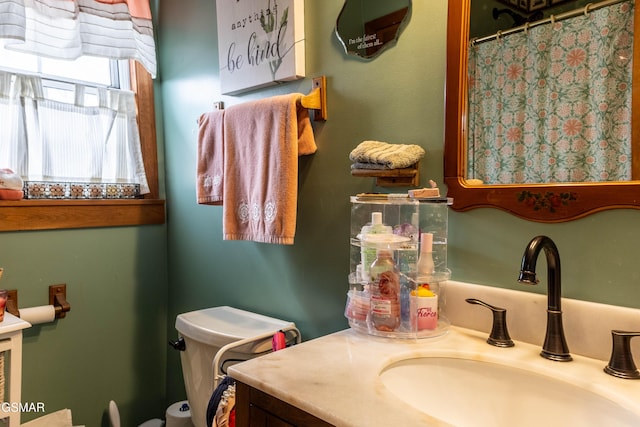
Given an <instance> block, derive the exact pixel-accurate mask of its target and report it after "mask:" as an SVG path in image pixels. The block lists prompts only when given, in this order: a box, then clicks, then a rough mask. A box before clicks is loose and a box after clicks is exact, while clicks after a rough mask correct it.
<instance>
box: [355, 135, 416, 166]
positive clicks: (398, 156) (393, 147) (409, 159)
mask: <svg viewBox="0 0 640 427" xmlns="http://www.w3.org/2000/svg"><path fill="white" fill-rule="evenodd" d="M424 154H425V151H424V148H422V147H420V146H419V145H415V144H389V143H388V142H381V141H363V142H361V143H360V144H358V146H357V147H356V148H354V149H353V150H352V151H351V153H350V154H349V159H350V160H351V161H352V162H355V163H354V165H353V166H352V169H402V168H407V167H409V166H411V165H413V164H415V163H416V162H418V161H419V160H420V159H421V158H422V157H424ZM356 165H357V166H356Z"/></svg>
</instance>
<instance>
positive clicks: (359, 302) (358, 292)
mask: <svg viewBox="0 0 640 427" xmlns="http://www.w3.org/2000/svg"><path fill="white" fill-rule="evenodd" d="M451 202H452V200H451V199H450V198H446V197H438V198H426V199H413V198H409V197H408V196H407V195H406V194H397V195H395V194H380V195H368V194H367V195H358V196H352V197H351V236H350V270H349V271H350V273H349V290H348V292H347V303H346V307H345V316H346V317H347V319H348V321H349V326H350V327H351V328H353V329H355V330H357V331H359V332H363V333H366V334H370V335H376V336H383V337H388V338H399V339H412V338H429V337H435V336H439V335H442V334H444V333H446V332H447V331H448V329H449V326H450V322H449V320H448V319H447V317H446V313H445V310H444V306H445V290H446V282H447V280H449V278H450V277H451V272H450V270H449V269H448V268H447V227H448V206H449V205H450V204H451ZM374 212H380V213H381V214H382V225H381V226H377V228H376V227H372V218H373V217H374V216H376V215H379V214H376V215H374ZM373 219H375V218H373ZM374 222H375V221H374ZM374 228H375V230H377V232H378V234H373V235H372V234H370V233H371V232H372V229H374ZM422 233H431V234H432V235H433V243H432V247H433V252H432V257H433V271H431V272H430V273H429V274H419V273H418V270H417V264H418V259H419V256H420V241H421V239H420V236H421V234H422ZM380 249H384V250H388V251H390V252H391V253H392V254H393V260H394V263H395V266H396V268H397V274H398V277H399V293H398V295H397V300H396V299H395V296H394V297H393V298H392V299H393V302H392V303H391V304H392V305H391V306H392V307H398V305H399V320H398V321H397V322H391V323H392V324H394V326H393V327H391V328H389V327H384V328H381V327H380V326H379V324H378V323H376V322H375V319H376V318H379V316H386V315H389V313H390V312H391V313H394V314H393V316H394V319H397V312H398V310H397V309H396V308H394V309H393V310H389V308H388V307H389V302H388V301H382V303H383V304H381V301H380V300H379V299H378V296H377V293H378V292H376V291H377V289H376V286H378V282H376V281H375V279H374V278H372V277H371V276H370V272H368V271H367V270H368V268H367V267H366V266H363V262H364V263H367V264H368V263H369V261H370V260H371V259H372V257H373V258H375V255H374V254H375V251H378V250H380ZM425 284H426V287H425V286H424V285H425ZM421 288H422V289H423V290H420V289H421ZM424 289H428V291H429V292H424ZM423 294H428V295H429V296H430V297H431V298H429V299H430V300H431V301H428V299H425V298H424V296H423ZM394 295H395V293H394ZM433 295H435V297H434V296H433ZM425 296H426V295H425ZM434 299H435V301H436V302H437V308H435V306H434V305H433V303H434V302H433V300H434ZM396 302H397V305H396ZM384 303H386V304H387V305H385V304H384ZM429 304H431V305H429ZM386 323H387V324H388V323H389V322H386Z"/></svg>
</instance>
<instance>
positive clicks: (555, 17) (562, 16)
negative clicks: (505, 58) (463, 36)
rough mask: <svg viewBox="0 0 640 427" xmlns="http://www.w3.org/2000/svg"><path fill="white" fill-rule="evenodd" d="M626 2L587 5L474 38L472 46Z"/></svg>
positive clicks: (603, 2) (606, 1)
mask: <svg viewBox="0 0 640 427" xmlns="http://www.w3.org/2000/svg"><path fill="white" fill-rule="evenodd" d="M624 1H628V0H604V1H601V2H599V3H589V4H587V5H586V6H585V7H581V8H579V9H574V10H571V11H569V12H563V13H559V14H557V15H551V16H550V17H549V18H545V19H541V20H539V21H535V22H527V23H526V24H524V25H520V26H518V27H514V28H509V29H508V30H504V31H498V32H497V33H495V34H492V35H490V36H484V37H479V38H474V39H471V41H470V42H471V44H472V45H474V44H478V43H482V42H486V41H489V40H492V39H498V38H500V37H502V36H506V35H508V34H513V33H517V32H519V31H525V30H528V29H529V28H531V27H536V26H538V25H542V24H546V23H549V22H555V21H561V20H563V19H567V18H573V17H574V16H578V15H582V14H584V15H585V16H586V15H587V14H588V13H589V12H591V11H593V10H596V9H600V8H603V7H607V6H611V5H614V4H617V3H622V2H624Z"/></svg>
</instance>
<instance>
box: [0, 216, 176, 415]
mask: <svg viewBox="0 0 640 427" xmlns="http://www.w3.org/2000/svg"><path fill="white" fill-rule="evenodd" d="M165 239H166V232H165V227H164V226H144V227H119V228H109V229H88V230H71V231H42V232H16V233H2V236H1V240H2V244H1V245H0V266H2V267H4V269H5V272H4V276H3V278H2V281H1V284H2V287H4V288H8V289H17V290H18V302H19V306H20V308H26V307H33V306H39V305H46V304H48V298H49V296H48V292H49V290H48V287H49V285H53V284H58V283H66V284H67V299H68V301H69V303H70V304H71V311H70V312H69V313H68V314H67V316H66V317H65V318H64V319H59V320H57V321H55V322H53V323H46V324H41V325H34V326H33V327H31V328H30V329H27V330H25V332H24V339H23V342H24V346H23V358H22V359H23V381H22V402H23V403H24V402H34V403H35V402H43V403H44V405H45V410H46V413H50V412H55V411H57V410H59V409H63V408H70V409H71V410H72V413H73V420H74V425H82V424H84V425H86V426H87V427H95V426H105V427H106V426H109V424H108V419H107V417H106V412H105V411H106V409H107V405H108V403H109V400H111V399H114V400H115V401H116V402H118V404H119V406H120V410H121V415H122V420H123V425H137V424H136V423H140V422H142V421H144V420H146V419H149V418H152V417H153V416H155V415H154V414H158V415H160V414H162V413H163V412H164V408H165V407H166V406H165V401H164V396H165V393H164V392H165V390H164V386H165V370H164V368H165V365H166V339H165V333H164V331H165V327H166V322H167V320H166V319H167V309H166V307H167V269H166V266H167V260H166V245H165ZM41 415H43V414H42V413H40V414H33V413H29V414H23V416H22V421H28V420H30V419H32V418H34V417H35V416H41Z"/></svg>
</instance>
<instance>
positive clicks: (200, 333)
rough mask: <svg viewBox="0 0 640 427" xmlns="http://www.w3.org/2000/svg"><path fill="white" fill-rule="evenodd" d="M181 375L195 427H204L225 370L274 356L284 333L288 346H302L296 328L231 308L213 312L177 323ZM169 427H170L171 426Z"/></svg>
mask: <svg viewBox="0 0 640 427" xmlns="http://www.w3.org/2000/svg"><path fill="white" fill-rule="evenodd" d="M175 328H176V330H177V331H178V335H179V340H178V342H176V343H173V344H172V345H173V347H174V348H176V349H178V350H180V363H181V365H182V375H183V379H184V385H185V389H186V392H187V401H188V402H189V407H190V410H191V422H192V423H193V425H194V426H195V427H206V414H207V405H208V403H209V400H210V399H211V395H212V394H213V391H214V390H215V387H216V386H217V384H218V380H219V379H220V378H222V376H223V375H224V373H225V372H226V369H227V368H228V367H229V366H230V365H232V364H234V363H238V362H241V361H244V360H248V359H251V358H254V357H257V356H260V355H263V354H266V353H269V352H271V351H272V342H271V340H272V338H273V335H274V334H276V333H277V332H279V331H282V332H284V333H285V337H286V342H287V344H288V345H291V344H294V343H299V342H300V341H301V336H300V331H298V329H297V328H296V326H295V324H294V323H293V322H287V321H284V320H279V319H275V318H272V317H268V316H263V315H261V314H257V313H252V312H249V311H244V310H240V309H237V308H233V307H229V306H221V307H212V308H206V309H202V310H197V311H191V312H188V313H182V314H179V315H178V316H177V317H176V323H175ZM167 427H169V426H168V425H167Z"/></svg>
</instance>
